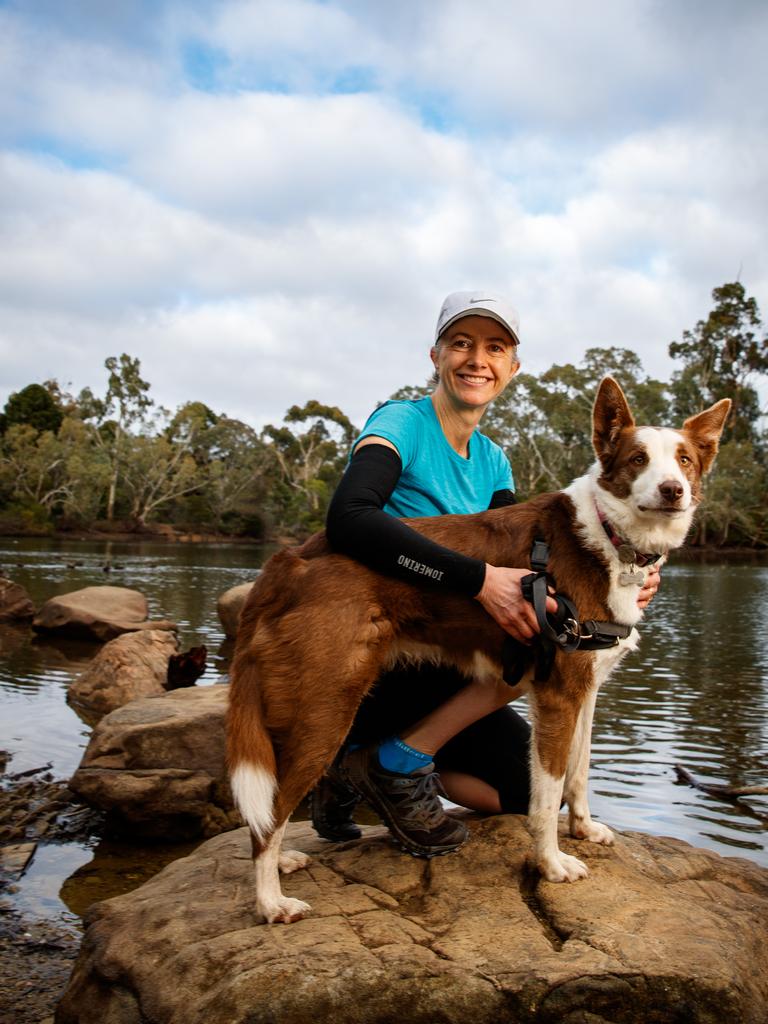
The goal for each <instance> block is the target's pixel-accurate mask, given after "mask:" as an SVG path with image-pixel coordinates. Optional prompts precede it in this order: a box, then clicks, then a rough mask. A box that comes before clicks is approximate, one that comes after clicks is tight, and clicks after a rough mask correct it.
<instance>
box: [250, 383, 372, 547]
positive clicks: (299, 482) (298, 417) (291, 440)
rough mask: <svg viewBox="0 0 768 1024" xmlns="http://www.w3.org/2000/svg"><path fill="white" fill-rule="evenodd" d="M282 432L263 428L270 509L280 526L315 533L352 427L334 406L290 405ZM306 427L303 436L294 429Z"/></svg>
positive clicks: (346, 450)
mask: <svg viewBox="0 0 768 1024" xmlns="http://www.w3.org/2000/svg"><path fill="white" fill-rule="evenodd" d="M283 422H284V423H285V424H286V425H285V426H282V427H274V426H272V425H269V426H267V427H265V428H264V438H265V440H266V442H267V444H268V449H269V452H270V454H271V457H272V460H273V467H274V471H275V476H276V479H275V485H274V487H273V490H272V499H273V506H274V508H275V511H276V514H277V517H278V520H279V522H280V524H281V525H282V526H286V527H289V528H293V527H294V526H299V527H300V528H301V529H302V530H316V529H319V528H320V527H321V526H322V523H323V519H324V516H325V510H326V508H327V506H328V501H329V500H330V496H331V494H332V492H333V489H334V487H335V486H336V484H337V483H338V480H339V477H340V476H341V473H342V472H343V468H344V463H345V460H346V458H347V456H348V455H349V449H350V447H351V445H352V441H353V439H354V437H355V428H354V426H353V425H352V423H350V421H349V420H348V419H347V417H346V416H345V415H344V413H343V412H342V411H341V409H338V408H337V407H336V406H329V405H323V404H322V403H320V402H317V401H314V400H312V401H309V402H307V404H306V405H304V406H301V407H300V406H298V405H293V406H291V408H290V409H289V410H288V412H287V413H286V414H285V418H284V420H283ZM301 425H307V426H306V429H305V430H303V431H301V430H299V429H297V428H298V427H300V426H301Z"/></svg>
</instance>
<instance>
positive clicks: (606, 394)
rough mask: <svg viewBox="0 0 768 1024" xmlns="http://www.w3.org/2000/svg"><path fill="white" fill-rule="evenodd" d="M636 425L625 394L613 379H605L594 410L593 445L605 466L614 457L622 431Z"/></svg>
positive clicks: (599, 389) (599, 390)
mask: <svg viewBox="0 0 768 1024" xmlns="http://www.w3.org/2000/svg"><path fill="white" fill-rule="evenodd" d="M634 425H635V419H634V416H633V415H632V411H631V410H630V408H629V405H628V403H627V400H626V398H625V397H624V392H623V391H622V390H621V388H620V387H619V385H618V384H617V383H616V381H615V380H614V379H613V377H603V379H602V380H601V381H600V387H599V388H598V389H597V398H596V399H595V405H594V408H593V409H592V444H593V446H594V449H595V454H596V455H597V457H598V459H600V462H601V463H602V464H603V466H607V465H608V463H609V462H610V460H611V458H612V456H613V455H614V453H615V451H616V445H617V443H618V440H619V435H620V434H621V432H622V430H624V429H625V428H626V427H634Z"/></svg>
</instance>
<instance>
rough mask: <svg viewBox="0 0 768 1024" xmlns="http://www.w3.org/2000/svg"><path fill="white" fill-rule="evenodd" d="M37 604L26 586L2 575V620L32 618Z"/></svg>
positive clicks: (0, 601)
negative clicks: (33, 602)
mask: <svg viewBox="0 0 768 1024" xmlns="http://www.w3.org/2000/svg"><path fill="white" fill-rule="evenodd" d="M34 614H35V606H34V605H33V604H32V600H31V598H30V596H29V594H28V593H27V592H26V590H25V589H24V587H22V586H20V585H19V584H18V583H14V582H13V581H12V580H7V579H5V578H4V577H2V576H0V622H18V621H19V620H23V619H31V618H32V616H33V615H34Z"/></svg>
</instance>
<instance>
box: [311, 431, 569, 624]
mask: <svg viewBox="0 0 768 1024" xmlns="http://www.w3.org/2000/svg"><path fill="white" fill-rule="evenodd" d="M401 471H402V464H401V462H400V456H399V455H398V453H397V450H396V449H395V447H394V445H392V444H391V443H390V442H389V441H387V440H386V439H384V438H378V437H373V436H371V437H366V438H364V439H363V441H361V442H360V443H359V444H358V445H357V448H356V449H355V453H354V455H353V456H352V460H351V461H350V464H349V466H348V467H347V471H346V473H345V474H344V476H343V478H342V480H341V482H340V484H339V486H338V488H337V489H336V493H335V494H334V496H333V499H332V500H331V504H330V507H329V509H328V518H327V522H326V534H327V536H328V540H329V541H330V543H331V546H332V547H333V548H335V550H337V551H340V552H342V553H343V554H345V555H349V556H350V557H352V558H354V559H356V560H357V561H359V562H362V564H363V565H367V566H368V567H369V568H371V569H376V570H378V571H379V572H384V573H386V574H387V575H391V576H396V577H398V578H399V579H403V580H405V581H407V582H409V583H413V582H416V581H417V580H421V581H428V582H430V583H431V584H432V585H434V586H436V587H446V588H448V589H450V590H454V591H458V592H459V593H462V594H466V595H467V596H468V597H476V598H477V600H478V601H480V603H481V604H482V605H483V607H484V608H485V610H486V611H487V612H488V614H489V615H491V617H492V618H493V619H495V620H496V622H498V624H499V625H500V626H501V627H502V629H505V630H506V631H507V632H508V633H511V634H512V636H514V637H516V638H517V639H518V640H522V641H526V640H530V639H531V637H532V636H533V635H534V633H537V632H538V631H539V626H538V623H537V621H536V615H535V613H534V611H533V608H532V606H531V605H530V604H529V603H528V602H527V601H526V600H525V598H524V597H523V595H522V591H521V589H520V579H521V578H522V577H523V576H526V575H527V574H528V573H529V572H530V569H509V568H504V567H500V566H493V565H489V564H487V563H484V562H482V561H480V560H479V559H476V558H470V557H468V556H467V555H461V554H459V553H458V552H456V551H451V550H450V549H449V548H445V547H443V546H442V545H440V544H436V543H435V542H434V541H432V540H429V539H428V538H427V537H424V536H423V535H422V534H420V533H419V532H418V531H417V530H413V529H411V527H409V526H406V524H405V523H403V522H402V521H401V520H400V519H397V518H395V517H394V516H390V515H388V514H387V513H386V512H384V505H386V503H387V501H388V500H389V498H390V496H391V494H392V492H393V491H394V489H395V486H396V485H397V481H398V480H399V478H400V473H401ZM498 501H499V502H500V503H501V504H508V503H510V502H509V495H504V496H501V495H500V496H499V499H498ZM548 607H549V610H550V611H556V608H557V606H556V604H555V602H554V601H551V605H548Z"/></svg>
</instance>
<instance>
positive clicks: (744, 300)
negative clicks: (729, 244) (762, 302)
mask: <svg viewBox="0 0 768 1024" xmlns="http://www.w3.org/2000/svg"><path fill="white" fill-rule="evenodd" d="M712 298H713V300H714V302H715V306H714V309H712V311H711V312H710V314H709V316H708V317H707V319H706V320H699V322H698V323H697V324H696V326H695V328H694V329H693V330H692V331H683V340H682V341H673V342H672V344H671V345H670V346H669V354H670V355H671V356H672V357H673V359H679V360H681V361H682V363H683V366H682V369H680V370H678V371H677V372H676V373H675V374H674V375H673V377H672V395H673V399H674V408H675V411H676V412H677V414H678V415H679V416H680V418H681V419H685V418H687V417H688V416H692V415H694V414H695V413H697V412H701V410H702V409H704V408H706V407H707V406H708V405H711V404H712V403H713V402H716V401H718V400H719V399H720V398H730V399H731V401H732V402H733V408H732V411H731V416H730V420H729V426H728V427H727V431H726V434H725V438H726V440H728V439H730V438H733V439H734V440H737V441H752V442H757V441H758V440H759V437H758V428H759V419H760V415H761V412H760V402H759V398H758V394H757V391H756V390H755V388H754V386H753V384H752V381H753V379H754V377H755V376H756V375H757V374H765V373H768V338H766V336H765V335H764V334H763V335H762V337H760V332H761V328H762V321H761V320H760V313H759V310H758V308H757V302H756V301H755V299H754V298H748V297H747V295H746V292H745V290H744V286H743V285H742V284H741V283H740V282H738V281H733V282H731V283H730V284H724V285H722V286H721V287H720V288H715V289H714V291H713V292H712Z"/></svg>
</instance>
